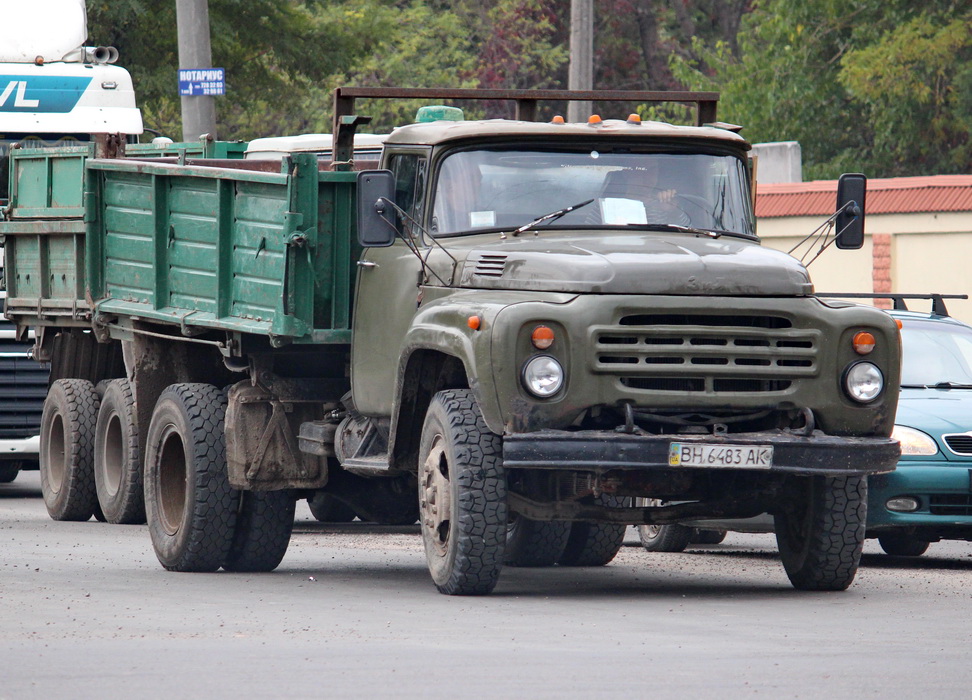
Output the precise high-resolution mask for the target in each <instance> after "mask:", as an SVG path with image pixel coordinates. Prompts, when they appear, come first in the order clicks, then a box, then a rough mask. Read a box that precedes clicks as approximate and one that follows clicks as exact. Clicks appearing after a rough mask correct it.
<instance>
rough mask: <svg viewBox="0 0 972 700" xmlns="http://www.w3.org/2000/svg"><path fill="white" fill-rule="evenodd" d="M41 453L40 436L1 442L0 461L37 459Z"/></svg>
mask: <svg viewBox="0 0 972 700" xmlns="http://www.w3.org/2000/svg"><path fill="white" fill-rule="evenodd" d="M39 453H40V435H35V436H34V437H29V438H12V439H6V440H0V460H4V461H10V460H14V459H37V455H38V454H39Z"/></svg>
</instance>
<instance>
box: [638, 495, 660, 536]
mask: <svg viewBox="0 0 972 700" xmlns="http://www.w3.org/2000/svg"><path fill="white" fill-rule="evenodd" d="M661 503H662V502H661V500H660V499H657V498H639V499H638V505H639V506H643V507H646V508H655V507H657V506H660V505H661ZM661 529H662V526H661V525H639V526H638V533H639V534H640V535H641V537H642V539H646V540H654V539H657V538H658V536H659V535H660V534H661Z"/></svg>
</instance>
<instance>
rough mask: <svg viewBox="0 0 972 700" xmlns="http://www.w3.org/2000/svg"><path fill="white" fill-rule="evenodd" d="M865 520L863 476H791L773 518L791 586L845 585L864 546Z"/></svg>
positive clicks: (814, 588) (826, 587) (806, 588)
mask: <svg viewBox="0 0 972 700" xmlns="http://www.w3.org/2000/svg"><path fill="white" fill-rule="evenodd" d="M866 521H867V479H866V478H865V477H862V476H837V477H824V476H812V477H791V479H790V481H789V483H788V484H787V485H786V486H785V487H784V500H783V503H782V505H781V508H780V509H779V510H778V511H777V512H776V513H775V514H774V515H773V522H774V527H775V529H776V542H777V545H778V546H779V550H780V558H781V559H782V560H783V568H784V569H785V570H786V575H787V576H788V577H789V579H790V583H792V584H793V587H794V588H798V589H800V590H804V591H842V590H845V589H846V588H847V587H848V586H850V584H851V582H852V581H853V580H854V576H855V575H856V573H857V566H858V564H859V563H860V560H861V551H862V550H863V548H864V528H865V524H866Z"/></svg>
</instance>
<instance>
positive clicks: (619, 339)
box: [0, 89, 900, 594]
mask: <svg viewBox="0 0 972 700" xmlns="http://www.w3.org/2000/svg"><path fill="white" fill-rule="evenodd" d="M370 94H371V93H370V92H369V91H367V90H361V89H347V90H342V91H339V92H338V93H337V94H336V97H335V105H336V119H335V124H336V129H335V131H336V134H337V135H336V143H337V147H336V150H335V154H334V161H333V163H322V162H320V161H319V159H318V158H317V157H315V156H314V155H295V156H292V157H287V158H284V159H283V160H282V161H280V162H279V163H276V162H269V163H268V162H247V161H236V162H234V161H232V160H230V159H226V158H213V157H212V154H201V155H202V156H205V157H198V158H192V157H190V156H189V155H186V154H182V155H180V156H178V157H177V158H175V159H171V158H170V159H166V158H162V159H156V160H154V161H152V160H148V159H144V158H138V159H133V158H107V159H97V158H90V157H89V155H90V154H89V155H85V156H83V157H82V158H81V160H82V161H83V163H79V162H77V161H73V162H72V161H70V159H69V155H68V154H61V157H63V158H64V160H58V158H57V156H51V160H50V161H49V162H48V163H47V164H46V165H45V166H43V167H42V166H40V165H36V164H34V165H36V174H35V175H34V176H30V177H28V175H27V173H28V170H30V168H28V167H27V164H26V163H25V164H24V168H23V169H22V171H18V170H17V169H18V168H19V167H20V166H19V165H18V163H19V161H18V160H16V159H15V161H14V168H15V179H18V178H19V180H18V182H20V183H21V188H20V189H19V190H18V191H17V192H16V197H14V199H13V201H12V203H11V204H12V206H11V207H10V210H9V213H8V217H7V220H6V221H3V222H0V234H2V235H3V237H4V240H5V245H6V247H7V251H8V256H9V258H8V259H9V261H10V267H11V269H10V275H9V277H8V281H7V284H8V290H9V294H10V298H9V299H8V307H7V315H8V316H9V317H11V318H12V319H13V320H15V321H16V322H17V323H18V325H19V326H20V327H22V328H26V327H28V326H29V327H34V328H35V329H36V331H37V338H38V341H37V347H38V350H37V356H38V357H39V358H41V359H49V360H50V361H51V363H52V373H53V378H54V380H55V381H54V382H53V385H52V390H51V393H50V395H49V397H48V401H47V404H46V406H45V413H44V421H43V425H42V433H41V434H42V450H41V452H42V454H41V462H42V469H41V472H42V487H43V490H44V495H45V501H46V502H47V506H48V510H49V511H50V512H51V514H52V516H53V517H54V518H55V519H82V520H83V519H87V518H89V517H90V516H91V515H92V513H94V512H95V511H96V510H97V509H99V508H100V510H101V511H102V512H103V514H104V516H105V517H106V518H107V519H108V520H109V521H110V522H132V521H138V520H140V519H142V518H145V519H147V521H148V524H149V530H150V533H151V536H152V541H153V545H154V547H155V551H156V554H157V556H158V557H159V560H160V562H161V563H162V564H163V566H165V567H166V568H169V569H174V570H179V571H196V570H202V571H213V570H216V569H219V568H223V569H226V570H230V571H267V570H271V569H273V568H275V567H276V566H277V565H278V564H279V562H280V561H281V560H282V558H283V556H284V554H285V552H286V549H287V545H288V542H289V538H290V531H291V527H292V524H293V513H294V504H295V500H296V499H297V498H303V497H307V498H308V499H309V501H310V503H311V506H312V510H313V511H314V514H315V515H316V516H317V517H318V518H320V519H323V520H346V519H348V518H353V517H354V516H355V515H357V516H358V517H360V518H362V519H366V520H373V521H376V522H383V523H397V524H408V523H414V522H415V521H416V520H418V521H419V523H420V526H421V529H422V534H423V540H424V543H425V548H426V554H427V558H428V562H429V568H430V572H431V573H432V578H433V581H434V582H435V584H436V586H437V587H438V588H439V590H440V591H442V592H445V593H452V594H482V593H488V592H489V591H490V590H492V588H493V586H495V584H496V582H497V580H498V576H499V572H500V570H501V568H502V566H503V564H504V563H506V564H510V565H520V566H523V565H552V564H554V563H559V564H561V565H603V564H605V563H607V562H608V561H610V560H611V558H612V557H613V556H614V554H615V553H616V552H617V551H618V547H620V543H621V539H622V537H623V530H624V527H625V526H626V525H628V524H667V523H677V522H682V521H688V520H694V519H699V518H704V517H721V518H726V517H749V516H753V515H757V514H759V513H763V512H769V513H772V514H773V515H774V517H775V518H776V522H777V529H778V535H777V537H778V541H779V543H780V549H781V553H782V554H783V562H784V567H785V569H786V571H787V574H788V575H789V577H790V579H791V582H792V583H793V584H794V585H795V586H796V587H798V588H804V589H810V590H839V589H843V588H846V587H847V586H848V585H849V584H850V583H851V581H852V580H853V577H854V574H855V572H856V568H857V563H858V561H859V558H860V551H861V546H862V544H863V525H864V520H863V517H864V511H863V510H862V509H863V508H865V507H866V497H865V495H866V475H867V474H868V473H874V472H880V471H888V470H890V469H892V468H893V466H894V463H895V462H896V460H897V456H898V450H897V444H896V443H895V442H894V441H893V440H891V439H890V438H889V437H888V436H889V434H890V430H891V426H892V424H893V417H894V404H895V398H896V393H897V379H896V377H897V374H898V367H899V361H900V359H899V349H898V340H897V331H896V329H895V328H894V326H893V323H891V322H889V321H888V319H887V317H886V315H884V314H882V313H880V312H879V311H875V310H873V309H866V308H862V307H858V306H854V305H850V304H841V303H837V302H823V301H822V300H819V299H817V298H815V297H814V296H813V295H812V285H811V284H810V281H809V277H808V275H807V273H806V271H805V270H804V269H803V268H802V266H800V265H799V264H798V263H796V262H795V261H794V260H793V259H791V258H789V257H787V256H784V255H782V254H778V253H775V252H773V251H767V250H765V249H762V248H761V247H760V246H759V245H758V239H757V238H756V236H755V233H754V230H753V224H752V215H751V208H750V202H751V189H750V188H751V184H752V183H751V182H750V181H749V180H748V179H747V172H749V171H748V170H747V164H746V160H745V158H746V155H745V154H746V150H747V149H748V144H746V143H745V141H744V140H743V139H742V138H741V137H739V136H738V135H736V134H734V133H732V132H731V131H727V130H726V129H723V128H720V127H718V126H703V125H702V122H704V121H711V120H713V119H714V117H715V96H714V95H712V94H710V93H702V94H692V93H678V94H674V95H673V94H668V93H611V94H610V96H608V98H609V99H631V100H635V101H639V102H649V101H662V100H669V99H676V100H678V101H683V102H689V103H691V104H694V105H696V106H697V107H698V112H699V124H700V125H699V126H695V127H673V126H671V125H659V124H645V125H641V124H640V123H638V122H636V121H632V120H628V122H620V121H618V122H613V121H612V122H604V123H603V124H602V123H601V122H600V121H598V122H591V123H590V124H585V125H579V124H546V125H545V124H537V123H530V122H525V121H511V122H504V121H495V120H494V121H489V122H465V123H461V122H448V121H435V122H432V123H425V124H422V123H420V124H415V125H412V126H406V127H402V128H400V129H398V130H396V131H395V132H394V133H393V134H391V135H390V136H389V137H388V139H387V140H386V141H385V145H384V153H383V158H382V165H383V166H384V168H386V170H384V171H368V172H364V173H354V172H351V166H352V163H351V161H352V157H351V156H352V152H351V150H350V144H351V137H352V135H353V126H354V125H355V124H356V123H358V122H359V121H360V120H359V119H358V118H354V117H352V116H351V115H350V114H348V112H350V111H352V108H353V102H354V100H355V99H356V98H359V97H367V96H369V95H370ZM372 96H377V97H386V98H395V97H420V98H447V97H451V98H454V99H494V98H499V99H512V100H516V101H517V104H518V105H519V110H520V112H521V114H529V113H532V111H533V110H534V108H535V106H536V101H537V100H538V99H566V98H572V99H587V100H593V99H597V98H598V95H597V94H595V93H567V92H558V91H543V92H529V91H435V90H432V91H429V90H425V91H421V90H419V91H408V90H398V89H384V90H379V91H375V94H374V95H372ZM440 114H441V111H440ZM660 162H663V163H666V164H668V174H670V175H671V174H674V175H678V176H680V177H681V181H680V182H679V186H681V187H688V188H695V192H696V193H695V194H693V195H691V197H690V196H688V195H686V197H685V199H684V201H682V202H681V204H682V206H683V208H684V209H689V208H690V207H691V208H694V210H695V211H696V214H695V216H696V217H697V218H696V219H695V220H691V221H690V222H689V225H685V224H670V223H663V224H652V223H651V222H650V221H646V220H644V219H645V218H646V216H648V214H647V213H646V212H647V211H648V209H647V206H648V205H647V204H640V205H639V204H638V203H636V202H634V201H633V200H628V199H623V196H621V195H616V194H601V195H598V194H596V193H595V190H596V189H597V188H599V187H602V186H605V187H606V186H607V181H608V180H609V179H610V178H608V177H607V174H608V173H610V172H613V171H627V172H634V173H636V174H638V175H639V177H643V176H644V173H645V172H647V170H649V169H651V168H653V167H655V164H656V163H660ZM470 168H472V169H473V170H470ZM472 172H475V175H476V177H475V179H473V178H471V177H470V174H471V173H472ZM45 173H46V174H45ZM693 173H694V174H693ZM82 174H83V178H84V188H83V192H84V194H83V197H82V198H81V199H78V198H77V197H76V196H74V194H73V193H74V190H72V189H71V187H70V186H69V185H68V186H66V187H64V188H62V187H60V186H59V185H58V182H57V181H58V180H59V179H63V180H64V181H65V182H70V181H72V180H73V181H74V183H75V186H76V183H77V181H78V178H79V177H81V176H82ZM690 174H692V177H688V175H690ZM849 182H850V185H849V187H851V188H852V189H854V192H852V195H853V196H850V195H848V196H845V197H843V200H842V202H843V203H841V204H840V211H841V212H842V213H843V215H844V217H845V223H846V222H848V221H849V222H850V223H849V224H848V225H847V227H846V230H852V229H853V227H854V222H855V221H856V222H857V224H856V225H857V228H856V234H855V235H857V236H858V238H859V239H862V238H863V223H862V222H863V211H862V209H863V194H864V190H863V178H856V179H852V180H850V181H849ZM855 188H856V189H855ZM62 190H63V192H65V194H64V195H63V196H62V195H61V194H59V193H60V192H62ZM457 195H462V196H457ZM679 196H681V195H679ZM855 201H857V202H859V204H860V206H858V207H857V210H856V213H855V211H854V210H853V207H854V206H856V205H855ZM592 202H597V204H596V205H591V203H592ZM554 203H556V205H555V204H554ZM565 205H570V206H565ZM588 205H591V206H590V207H588ZM635 205H638V206H641V207H643V208H644V210H643V211H642V212H641V213H640V214H639V213H637V211H636V210H635V209H633V206H635ZM845 205H846V206H845ZM585 207H588V208H587V209H586V210H585V209H584V208H585ZM595 207H596V208H597V211H594V209H595ZM575 209H576V210H577V212H576V213H575V212H574V210H575ZM553 210H556V211H553ZM632 212H634V213H632ZM700 212H701V213H700ZM543 214H546V215H547V216H540V215H543ZM595 215H596V217H595ZM683 215H684V216H686V217H688V215H687V214H686V212H685V211H684V210H683V211H682V214H681V215H679V216H683ZM631 216H634V219H633V220H630V221H624V220H621V219H623V217H631ZM672 216H673V217H674V216H675V214H672ZM713 216H717V217H718V222H720V225H719V226H716V227H714V224H713V223H708V224H704V223H700V222H701V221H702V218H699V217H710V218H711V217H713ZM619 217H621V219H619ZM639 217H640V219H639ZM555 220H556V221H557V222H558V223H557V224H556V225H553V224H552V222H553V221H555ZM531 221H532V223H531ZM713 221H714V219H713ZM838 224H839V225H841V224H840V220H839V219H838ZM706 226H708V228H706ZM723 229H725V230H723ZM843 232H844V231H843V230H842V231H841V233H843ZM850 237H851V236H850V234H847V238H846V239H844V243H848V245H847V246H845V247H854V246H855V245H860V240H858V241H857V242H856V243H849V241H850ZM862 334H863V335H862ZM862 338H864V339H866V338H870V340H871V341H872V342H871V343H870V345H868V343H866V342H864V340H861V339H862ZM635 499H637V500H635Z"/></svg>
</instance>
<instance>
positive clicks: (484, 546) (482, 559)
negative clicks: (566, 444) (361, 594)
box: [418, 389, 507, 595]
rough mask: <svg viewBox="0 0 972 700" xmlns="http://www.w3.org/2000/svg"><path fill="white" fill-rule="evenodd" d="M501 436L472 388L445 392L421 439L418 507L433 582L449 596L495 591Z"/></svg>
mask: <svg viewBox="0 0 972 700" xmlns="http://www.w3.org/2000/svg"><path fill="white" fill-rule="evenodd" d="M502 455H503V443H502V439H501V438H500V437H499V436H498V435H495V434H494V433H491V432H490V431H489V428H487V427H486V422H485V421H484V420H483V416H482V414H481V413H480V411H479V406H478V404H477V403H476V398H475V396H474V395H473V393H472V391H470V390H468V389H454V390H450V391H440V392H439V393H437V394H436V395H435V396H434V397H433V398H432V402H431V404H430V405H429V410H428V412H427V413H426V416H425V424H424V426H423V427H422V438H421V441H420V443H419V479H418V492H419V511H420V521H421V529H422V542H423V544H424V546H425V558H426V560H427V562H428V565H429V573H431V574H432V581H433V582H434V583H435V587H436V588H437V589H438V590H439V592H440V593H445V594H447V595H485V594H487V593H489V592H490V591H492V590H493V588H494V587H495V586H496V582H497V580H499V574H500V570H501V569H502V567H503V552H504V549H505V547H506V521H507V506H506V477H505V476H504V474H503V461H502Z"/></svg>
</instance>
